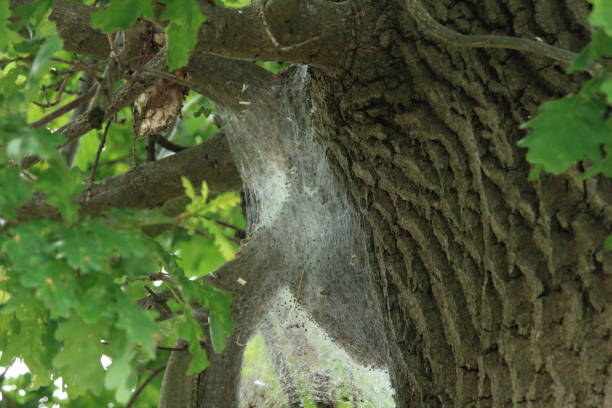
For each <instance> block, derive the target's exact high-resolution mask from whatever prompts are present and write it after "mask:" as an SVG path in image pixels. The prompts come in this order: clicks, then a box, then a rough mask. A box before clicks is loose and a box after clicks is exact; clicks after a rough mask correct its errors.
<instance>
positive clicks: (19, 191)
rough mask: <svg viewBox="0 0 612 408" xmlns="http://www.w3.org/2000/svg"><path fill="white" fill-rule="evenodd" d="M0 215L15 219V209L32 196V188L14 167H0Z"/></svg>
mask: <svg viewBox="0 0 612 408" xmlns="http://www.w3.org/2000/svg"><path fill="white" fill-rule="evenodd" d="M0 191H2V194H0V217H2V218H5V219H8V220H16V219H17V215H16V214H15V210H16V209H18V208H19V207H20V206H21V204H23V203H24V202H26V201H28V200H29V199H31V198H32V189H31V187H30V186H29V185H28V183H26V182H25V181H23V179H22V178H21V176H20V172H19V170H18V169H16V168H4V169H0Z"/></svg>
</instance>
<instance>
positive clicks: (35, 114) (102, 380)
mask: <svg viewBox="0 0 612 408" xmlns="http://www.w3.org/2000/svg"><path fill="white" fill-rule="evenodd" d="M8 4H9V2H8V0H0V22H2V21H4V22H5V24H2V25H0V60H1V62H0V191H2V194H0V351H1V357H0V366H4V367H6V366H10V365H11V364H13V362H14V361H16V359H20V361H23V364H25V365H27V369H28V372H27V373H26V374H23V375H20V376H17V377H10V378H6V379H4V381H3V383H2V384H3V386H4V388H3V390H2V396H3V399H4V400H6V401H12V402H14V403H16V404H19V406H23V407H40V406H56V405H57V406H62V407H79V408H81V407H99V406H105V405H106V404H107V403H110V402H112V401H116V402H118V403H120V404H125V403H126V402H127V401H128V399H129V398H131V397H132V394H133V392H134V388H135V387H136V386H137V385H138V384H141V383H142V382H143V381H144V379H145V378H146V377H147V376H148V375H149V372H150V370H153V369H156V368H159V367H160V366H163V365H164V364H165V360H166V359H167V357H168V352H167V351H159V350H158V346H165V347H168V346H173V345H174V342H175V341H176V339H177V338H183V339H184V340H186V341H187V342H188V344H189V352H190V353H191V354H192V356H193V359H192V364H191V367H190V372H191V373H196V372H200V371H201V370H203V369H205V368H206V367H207V366H208V364H209V363H208V359H207V356H206V353H205V352H204V350H203V348H202V344H203V343H207V342H210V344H211V345H212V347H213V349H214V350H216V351H221V350H222V349H223V347H224V345H225V337H226V336H228V335H229V334H230V333H231V331H232V329H233V327H232V322H231V314H230V306H231V297H230V296H229V295H228V294H226V293H224V292H222V291H220V290H218V289H216V288H214V287H212V286H210V285H209V284H207V283H205V282H203V281H202V280H201V279H199V280H194V279H195V278H199V277H202V276H204V275H206V274H207V273H209V272H211V271H212V270H215V269H216V268H218V267H219V266H220V265H221V264H222V263H223V262H225V261H226V259H231V258H233V257H234V254H235V251H236V250H237V244H236V242H235V238H234V237H233V235H234V234H235V231H234V229H232V228H227V227H225V226H224V225H236V226H237V227H236V228H243V227H244V220H243V218H242V213H241V211H240V207H239V198H238V195H237V194H229V195H224V196H221V197H215V198H214V199H213V200H211V201H210V202H207V201H206V199H205V198H204V197H203V196H202V195H201V194H199V193H198V194H196V195H197V197H198V199H197V200H195V201H194V202H192V203H191V204H190V208H191V210H189V211H191V212H188V211H187V210H186V213H185V215H184V216H182V217H179V218H177V217H168V216H165V215H162V214H161V213H159V212H158V211H155V210H141V211H136V210H112V211H109V212H107V213H105V214H103V215H102V216H99V217H87V216H83V215H81V214H79V203H78V201H77V197H79V196H81V197H83V195H84V194H85V191H86V187H87V183H88V182H87V179H88V178H89V176H90V173H91V169H92V166H93V162H94V157H95V154H96V151H97V149H98V145H99V136H100V133H99V132H97V131H92V132H90V133H89V134H87V135H85V136H84V137H83V138H82V140H81V144H80V146H79V150H78V153H77V157H76V160H75V166H74V167H69V166H68V165H67V164H66V161H65V159H64V157H63V156H62V155H61V153H60V151H59V150H58V147H59V146H61V145H62V143H63V142H64V140H63V138H62V137H60V136H59V135H57V134H54V133H53V132H51V131H49V130H48V129H47V128H46V127H39V128H33V127H31V126H29V123H32V122H34V121H36V120H38V119H40V118H41V117H43V116H44V115H46V114H47V113H48V112H49V111H48V110H47V109H46V108H41V107H38V106H35V105H33V104H32V103H31V102H32V101H43V102H48V101H52V100H54V99H55V98H59V103H58V104H57V106H62V105H63V104H65V103H66V102H67V101H69V100H71V99H72V98H73V96H71V95H72V93H63V94H61V93H60V92H59V91H58V87H57V84H58V83H59V82H58V80H59V81H60V82H61V81H63V80H64V78H67V81H66V83H65V85H66V89H69V90H71V92H74V91H76V90H77V87H78V85H79V82H80V81H79V76H78V75H72V76H68V77H66V76H64V75H66V74H64V73H66V72H69V71H70V70H71V69H72V68H73V66H72V65H71V62H73V61H77V62H79V63H83V61H81V60H79V59H78V57H77V56H75V55H72V54H70V53H67V52H65V51H62V50H61V47H62V41H61V39H60V38H59V37H58V36H57V32H56V31H55V27H54V26H53V25H52V24H50V23H49V22H48V20H47V19H46V16H47V14H48V12H49V7H50V4H51V1H40V2H36V3H34V4H31V5H28V6H25V7H23V8H20V9H18V11H17V12H15V13H13V15H12V16H13V17H15V16H17V17H19V16H20V17H21V18H20V19H19V20H18V21H17V22H16V23H15V24H13V25H9V24H6V22H7V21H8V18H9V17H10V13H9V12H8ZM190 4H195V3H193V2H190ZM174 6H175V5H174ZM170 11H172V10H170ZM170 11H169V12H168V13H169V14H168V16H167V18H168V19H170V24H171V27H174V28H173V30H175V31H176V33H174V34H172V35H171V39H170V41H171V42H172V41H178V42H180V43H181V46H183V47H184V48H183V50H182V51H180V52H179V53H176V52H174V51H173V52H174V54H173V55H174V56H177V55H178V56H179V57H180V58H183V60H184V61H186V56H187V54H188V52H190V50H191V48H192V46H189V47H191V48H189V47H185V45H186V44H187V43H188V41H187V40H185V39H184V38H182V37H181V36H185V35H187V31H190V30H191V28H193V27H194V26H195V25H197V24H198V23H197V16H190V18H191V20H190V21H189V22H188V24H191V25H192V26H191V28H189V26H184V25H182V24H183V22H178V23H177V22H175V24H174V26H172V21H173V20H174V19H181V18H183V17H184V15H183V14H181V13H182V12H183V11H185V10H177V9H176V7H175V10H174V11H172V13H170ZM190 12H192V13H193V12H194V10H191V11H190ZM173 13H174V14H173ZM141 15H143V16H145V17H152V16H153V15H152V9H151V4H150V1H142V2H140V1H136V2H111V4H110V5H109V7H108V8H107V9H105V10H104V11H103V12H100V13H96V14H95V16H94V20H95V21H96V24H97V25H98V27H100V28H102V29H103V30H105V31H113V30H115V29H125V28H128V27H129V25H130V24H131V22H132V21H134V20H135V19H136V18H137V17H139V16H141ZM185 24H187V23H185ZM23 27H25V28H27V31H28V32H29V33H31V38H29V39H27V40H24V39H23V38H22V37H20V36H19V34H18V33H17V31H16V30H18V29H20V28H23ZM181 30H182V31H181ZM172 36H174V37H172ZM177 36H178V37H177ZM172 38H174V39H172ZM195 38H196V37H195V35H193V39H192V40H190V41H192V43H193V41H195V40H194V39H195ZM179 48H180V47H179ZM187 48H189V49H187ZM181 55H182V56H181ZM60 59H61V60H60ZM60 61H67V62H60ZM92 68H94V69H98V70H99V69H100V67H97V66H92ZM77 72H78V70H77ZM43 86H46V87H47V88H46V89H45V90H44V92H43V88H42V87H43ZM200 104H205V105H206V106H207V107H208V109H210V110H213V109H214V106H213V105H212V104H211V103H210V102H208V101H206V100H203V99H202V98H201V97H200V96H198V95H190V96H189V97H188V99H187V101H186V106H189V107H190V108H188V109H185V111H184V112H183V116H182V119H181V121H180V123H179V124H178V126H177V129H176V137H175V138H174V140H175V142H178V143H180V144H183V145H186V146H191V145H195V144H197V143H202V142H203V141H204V140H206V138H207V137H208V136H210V135H211V134H212V133H213V132H214V131H215V130H216V128H215V126H214V125H213V124H212V122H211V121H210V120H209V118H208V117H206V116H202V115H199V116H196V115H194V111H195V110H197V107H198V105H200ZM50 109H56V108H54V107H51V108H50ZM69 115H70V113H67V114H64V115H62V116H60V117H58V118H57V119H54V120H53V121H51V122H49V123H48V124H47V126H49V128H58V127H59V126H61V125H63V124H65V123H67V121H68V118H69ZM131 139H132V119H131V113H130V112H129V109H126V110H124V111H122V112H120V113H118V115H117V117H116V121H114V122H113V123H112V124H111V126H110V129H109V134H108V137H107V143H106V148H105V150H104V152H103V154H102V156H101V160H100V163H99V166H98V168H97V172H96V180H103V179H106V178H108V177H112V176H115V175H117V174H120V173H122V172H125V171H127V170H129V169H130V165H129V163H130V159H131V157H130V155H131V154H130V151H131ZM138 143H139V145H137V146H136V148H137V156H136V160H138V161H140V160H143V158H144V155H145V153H144V146H143V143H144V141H139V142H138ZM32 155H34V156H36V157H37V158H38V159H39V162H38V164H36V165H34V166H33V167H31V168H29V169H28V170H21V169H20V168H19V167H18V166H17V165H18V164H19V163H21V162H23V161H24V160H28V159H29V158H30V157H31V156H32ZM31 200H35V201H42V200H44V202H46V203H47V204H48V206H49V209H48V211H47V213H48V214H49V216H50V217H51V219H39V220H27V219H23V218H22V216H21V215H20V213H19V209H20V208H21V207H22V206H23V205H24V204H25V203H27V202H29V201H31ZM202 217H207V218H206V222H210V223H212V226H209V227H208V228H206V226H205V225H204V224H205V222H201V221H199V219H200V218H202ZM217 221H219V222H222V223H223V225H219V224H217ZM160 224H163V225H166V226H167V228H169V231H168V232H167V233H165V234H163V235H161V236H159V237H156V238H153V237H150V236H148V235H146V234H145V233H143V229H144V230H146V228H148V227H151V226H159V225H160ZM187 230H189V231H190V232H191V234H189V233H188V232H187ZM174 253H176V254H178V256H175V255H171V254H174ZM183 265H185V267H183ZM150 282H154V285H156V286H155V287H153V289H151V288H149V289H150V290H153V291H154V292H156V293H171V297H170V300H169V301H168V306H169V310H170V315H169V316H164V318H165V319H167V320H165V321H156V319H157V318H158V317H159V316H161V315H160V312H159V311H158V310H157V309H156V308H152V309H151V310H147V309H145V308H143V307H141V306H140V305H139V304H140V303H139V304H137V301H138V300H139V299H140V302H142V301H143V300H145V299H146V298H147V296H148V292H147V291H146V290H145V289H144V286H147V285H150V284H151V283H150ZM149 297H150V295H149ZM195 304H201V305H202V307H200V308H196V307H195V306H194V305H195ZM202 313H205V314H206V316H209V317H208V318H209V319H210V324H209V327H210V330H209V331H208V332H207V333H204V331H203V330H202V327H201V325H200V322H199V321H198V316H201V315H202ZM102 357H104V358H105V359H107V360H108V361H110V365H108V366H107V367H106V366H103V364H102V363H101V358H102ZM160 382H161V379H155V380H153V381H152V383H151V384H152V385H151V386H149V387H147V389H145V390H144V391H143V392H142V394H141V395H140V397H139V399H138V406H141V407H148V406H151V407H152V406H156V404H157V399H158V397H159V387H160ZM58 384H61V385H58ZM7 387H8V388H7ZM58 387H61V389H58ZM59 391H62V392H63V391H66V392H67V396H68V398H67V399H66V397H65V396H61V393H60V394H58V392H59ZM58 395H60V396H58Z"/></svg>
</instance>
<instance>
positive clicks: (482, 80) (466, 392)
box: [24, 0, 612, 407]
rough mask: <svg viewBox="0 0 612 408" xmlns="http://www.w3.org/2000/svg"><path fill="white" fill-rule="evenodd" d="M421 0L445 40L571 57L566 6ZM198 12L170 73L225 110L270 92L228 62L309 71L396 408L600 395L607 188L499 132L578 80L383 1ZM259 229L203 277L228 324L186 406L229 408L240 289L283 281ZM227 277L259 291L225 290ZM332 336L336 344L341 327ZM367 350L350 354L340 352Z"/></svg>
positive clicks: (517, 134) (607, 361) (264, 99)
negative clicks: (506, 42)
mask: <svg viewBox="0 0 612 408" xmlns="http://www.w3.org/2000/svg"><path fill="white" fill-rule="evenodd" d="M422 3H423V4H424V6H425V7H426V8H427V10H429V13H430V14H431V15H432V16H433V18H434V19H436V20H437V21H438V22H441V23H442V24H444V25H445V26H447V27H449V28H452V29H454V30H457V31H459V32H461V33H463V34H503V35H510V36H516V37H521V38H525V39H531V40H534V41H544V42H546V43H548V44H551V45H555V46H557V47H559V48H562V49H566V50H572V51H578V50H579V49H580V48H581V47H582V46H584V45H585V44H586V42H587V41H588V39H589V36H590V32H589V28H588V25H587V23H586V15H587V13H588V5H587V3H586V1H582V0H563V1H562V0H510V1H502V0H486V1H484V2H479V1H475V0H461V1H451V0H444V1H433V0H424V1H423V2H422ZM288 5H289V6H288ZM65 6H66V2H60V1H58V2H56V5H55V6H54V7H55V9H56V11H55V12H54V15H53V19H54V20H55V21H56V22H57V23H58V25H59V26H60V28H61V30H60V32H62V33H63V34H62V35H63V36H64V37H65V44H66V48H67V49H72V50H74V51H78V52H80V53H83V54H88V55H93V56H97V57H102V56H104V55H105V53H106V52H107V50H105V49H104V45H103V44H104V43H105V42H104V41H103V38H102V39H100V38H99V37H96V36H99V33H97V34H96V33H95V32H94V31H93V30H91V29H89V28H88V27H87V24H86V23H83V22H84V21H85V22H86V21H87V20H86V19H84V17H83V16H85V15H86V14H87V13H88V11H87V10H86V8H85V7H83V9H82V10H81V9H80V8H78V7H76V6H75V5H70V7H71V10H73V11H72V12H74V10H81V12H80V14H79V13H76V12H74V13H75V15H78V16H79V18H80V19H76V20H78V21H77V22H75V21H76V20H75V19H74V18H72V17H70V15H69V14H65V15H63V14H62V13H61V12H58V11H57V10H61V8H62V7H65ZM204 7H206V8H207V10H208V14H209V15H211V19H210V20H209V22H208V23H206V25H205V27H203V29H202V30H201V45H200V46H198V53H197V54H196V55H195V56H194V58H192V62H191V63H190V66H189V71H190V74H191V77H192V80H193V82H194V83H196V84H198V91H200V92H202V93H203V94H205V95H206V96H208V97H210V98H212V99H214V100H215V101H216V102H218V103H219V104H220V105H221V106H222V107H224V108H225V109H226V110H227V111H228V112H230V113H231V114H232V115H239V114H242V113H244V112H243V111H248V109H249V108H248V106H249V104H248V103H247V104H241V103H239V101H242V100H244V99H245V98H247V99H248V101H249V102H251V101H252V102H257V103H259V106H260V107H261V106H265V107H267V108H266V109H268V110H269V113H270V115H271V117H274V110H275V109H276V108H275V105H274V95H276V92H279V87H280V86H279V83H281V84H283V86H287V84H289V83H290V82H288V81H285V79H284V78H283V77H280V78H269V77H268V76H266V74H264V73H261V72H260V71H258V70H256V69H255V68H253V67H251V66H250V64H248V63H246V62H244V61H239V62H237V61H236V60H233V59H240V60H255V59H263V58H266V59H275V60H285V61H295V62H300V63H304V64H309V65H311V68H310V69H309V71H308V74H309V77H310V80H311V82H310V88H309V95H310V101H309V102H308V103H311V104H312V106H313V112H314V116H315V118H316V120H315V124H316V135H317V138H318V140H319V141H320V142H321V143H323V144H324V146H325V147H326V149H327V154H328V156H327V157H328V160H329V162H330V164H331V166H332V168H333V170H334V172H335V175H336V177H337V179H338V183H339V185H340V186H341V187H342V188H343V190H344V191H345V192H346V193H347V194H348V195H349V196H350V203H351V205H352V207H353V208H352V209H353V211H354V213H355V214H358V215H359V216H360V217H361V218H362V219H363V220H365V227H366V233H367V234H368V242H369V245H370V248H371V251H372V253H371V259H370V260H371V265H370V266H371V268H370V269H369V270H370V275H371V276H369V278H368V282H369V283H368V286H367V290H368V293H369V294H370V295H371V296H372V297H373V298H375V299H378V300H379V302H378V303H380V305H381V306H380V310H379V312H380V313H381V314H382V316H383V322H384V332H385V336H386V346H385V348H384V350H383V351H384V353H383V354H384V355H382V357H381V359H382V360H383V361H382V363H383V364H385V365H386V366H387V367H388V368H389V370H390V373H391V377H392V381H393V385H394V387H395V390H396V392H397V395H396V397H397V406H398V407H438V406H440V407H450V406H455V407H489V406H491V407H503V406H530V407H553V406H554V407H602V406H612V400H611V399H612V375H611V374H610V372H611V371H612V360H611V354H610V346H611V344H610V326H611V323H612V315H611V311H610V299H611V298H612V286H611V285H610V275H611V274H612V262H611V261H612V258H611V255H610V253H609V252H608V253H606V252H605V251H604V250H603V249H602V242H603V240H604V238H605V236H606V234H607V233H609V232H610V229H611V228H612V184H611V182H610V180H606V179H603V178H597V179H594V180H590V181H587V182H581V181H578V180H577V179H576V178H575V177H573V176H571V175H566V176H558V177H552V176H543V177H541V178H540V180H538V181H536V182H529V181H527V174H528V171H529V166H528V163H527V162H526V161H525V157H524V153H525V152H524V151H522V150H521V149H518V148H517V147H516V142H517V141H518V140H519V139H520V138H521V137H523V136H524V132H523V131H521V130H519V125H520V124H521V123H523V122H525V121H526V120H527V119H528V118H530V117H531V116H532V115H534V114H535V112H536V108H537V106H538V105H539V104H541V103H542V102H544V101H546V100H549V99H552V98H555V97H559V96H562V95H564V94H566V93H568V92H570V91H572V90H574V89H576V86H577V83H578V80H580V79H581V78H577V77H568V76H567V75H566V74H565V73H564V72H563V70H562V68H561V67H560V66H559V63H558V62H557V61H554V60H552V59H550V58H548V57H545V56H541V55H534V54H527V53H523V52H519V51H511V50H503V49H502V50H500V49H489V48H458V47H455V46H453V45H449V44H444V43H442V42H440V41H439V39H437V38H435V36H432V35H430V33H428V32H427V30H426V27H424V26H422V25H421V26H419V25H418V24H417V23H416V21H415V20H414V19H413V18H412V17H411V13H410V12H407V10H406V5H405V4H404V3H403V2H402V1H399V0H376V1H369V0H351V1H347V2H340V3H337V2H317V1H312V2H308V1H307V0H292V1H286V2H281V1H276V0H268V1H266V2H263V3H256V4H254V5H253V6H250V7H248V8H247V9H245V12H244V13H242V14H236V12H235V11H227V10H221V11H220V10H218V9H215V8H214V7H213V6H211V5H210V4H209V3H208V2H206V5H205V6H204ZM210 7H213V8H212V9H211V8H210ZM71 19H72V20H71ZM71 27H72V28H76V29H78V30H79V35H78V37H77V36H75V35H74V31H70V30H69V28H71ZM243 29H244V30H245V32H246V33H247V36H246V37H244V36H243V35H241V33H240V30H243ZM71 33H72V34H71ZM240 38H248V41H249V46H248V47H246V46H244V43H241V42H240ZM71 39H72V40H74V41H72V42H71V41H70V40H71ZM94 43H96V44H102V45H99V46H92V45H91V44H94ZM292 44H293V45H295V46H293V45H292ZM211 55H216V56H215V57H213V56H211ZM219 56H220V57H229V58H233V59H228V60H226V59H223V58H219ZM205 67H207V68H205ZM219 67H221V68H222V69H223V71H221V69H220V68H219ZM286 75H289V74H286ZM242 84H248V85H249V87H248V89H249V90H248V93H249V94H248V95H244V94H243V92H244V90H245V89H247V88H245V87H244V86H243V85H242ZM124 103H129V101H127V102H125V101H124ZM262 109H263V108H262ZM228 131H231V130H228ZM81 134H82V132H81ZM69 137H70V138H71V139H74V138H75V136H74V134H71V135H70V136H69ZM77 137H78V136H77ZM213 150H214V149H213ZM177 156H178V155H177ZM157 165H159V166H161V165H162V164H154V165H152V166H157ZM224 168H226V169H227V168H229V167H224ZM202 171H206V169H203V170H202ZM175 176H176V175H175ZM203 177H204V178H207V174H204V175H203ZM212 178H213V179H214V178H215V176H214V175H213V176H212ZM123 179H129V177H123ZM123 179H117V180H115V182H114V183H115V185H112V184H113V182H108V183H106V184H105V185H104V186H99V191H100V194H103V192H104V191H105V189H106V188H118V189H119V190H120V187H121V186H120V184H121V183H122V181H121V180H123ZM156 183H159V182H156ZM175 187H176V186H175ZM175 187H173V188H175ZM172 194H178V191H173V193H172ZM166 198H170V197H166ZM154 204H155V205H159V204H160V203H159V202H155V203H154ZM36 205H39V206H42V207H44V206H43V205H42V204H40V203H38V204H37V203H33V204H32V206H30V207H26V208H24V213H27V214H26V215H27V216H30V215H31V213H34V215H36V214H35V213H36V211H37V210H36ZM126 205H131V206H135V205H134V204H126ZM147 205H150V204H147V203H142V205H140V206H147ZM32 208H34V210H32ZM41 211H42V210H41ZM265 240H266V233H265V232H264V233H259V234H256V235H255V236H254V237H252V238H251V240H250V242H249V244H247V247H246V248H245V249H244V250H243V255H242V256H241V257H240V258H238V260H237V262H236V263H233V264H229V265H227V266H226V267H225V268H224V270H221V271H220V272H219V274H218V275H219V278H217V284H218V286H221V287H223V288H225V289H227V290H231V291H233V292H234V296H235V299H236V302H235V305H234V308H235V312H236V314H235V317H234V318H235V321H236V327H237V332H236V334H235V335H234V338H233V339H232V341H230V342H229V344H230V345H231V346H230V347H229V349H228V350H227V351H226V353H225V354H224V355H222V356H213V359H212V360H213V361H212V363H213V365H212V367H211V368H210V369H208V370H207V371H206V372H204V373H203V374H202V375H201V376H199V378H198V379H197V381H195V382H194V383H193V384H194V385H193V391H194V393H193V395H195V396H196V398H195V400H194V406H198V407H229V406H233V405H232V404H233V403H234V402H232V401H233V400H234V398H235V397H234V396H235V391H236V390H235V385H233V383H232V381H234V380H235V379H236V378H237V377H238V370H239V367H240V358H241V357H240V348H239V347H236V346H235V345H236V344H237V341H234V340H237V339H245V338H247V337H248V336H249V335H250V333H252V330H253V326H252V324H250V323H249V322H250V321H252V320H253V319H254V318H255V316H257V315H258V314H259V313H261V310H260V309H261V308H263V307H264V305H261V304H259V305H257V301H256V299H255V300H253V297H257V296H258V295H261V296H263V294H264V293H265V292H266V291H267V290H269V289H270V288H271V287H273V286H274V285H276V286H274V287H278V281H279V280H280V281H283V280H285V278H283V276H284V275H283V273H282V272H283V269H282V268H283V265H282V264H278V263H276V264H274V265H271V264H270V262H271V261H270V259H273V257H272V258H270V255H271V254H270V253H266V254H265V255H266V256H263V255H261V254H260V253H259V252H258V244H257V242H261V241H265ZM271 246H272V245H269V243H268V245H267V247H268V248H269V247H271ZM263 270H265V271H266V273H270V274H271V277H270V278H262V277H261V276H262V275H261V274H262V273H263V272H262V271H263ZM286 275H288V274H286ZM250 276H253V277H254V278H253V279H250ZM258 276H259V278H258ZM237 277H246V278H247V280H249V281H253V282H254V281H257V280H258V279H259V280H260V281H261V283H260V284H258V285H259V286H258V287H257V288H255V289H253V288H250V290H249V291H248V292H247V291H244V290H242V291H241V289H240V288H239V285H236V284H235V282H236V278H237ZM287 279H288V278H287ZM272 281H273V282H272ZM253 305H256V306H257V307H255V308H253ZM330 313H332V314H333V310H332V311H330ZM322 320H325V318H322ZM321 323H322V325H323V326H325V321H323V322H321ZM337 340H338V341H339V342H340V343H344V344H345V345H348V346H350V343H351V341H352V339H351V338H342V334H341V333H339V334H337ZM371 351H372V350H369V349H367V345H357V346H355V348H354V350H353V354H354V355H359V354H362V355H364V354H366V353H370V352H371ZM606 404H607V405H606Z"/></svg>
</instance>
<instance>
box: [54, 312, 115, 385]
mask: <svg viewBox="0 0 612 408" xmlns="http://www.w3.org/2000/svg"><path fill="white" fill-rule="evenodd" d="M107 334H108V328H107V326H105V325H104V324H99V323H98V324H95V325H93V324H86V323H85V322H83V321H82V320H81V319H79V318H78V317H76V316H72V317H71V318H70V319H69V320H67V321H64V322H62V323H60V324H59V327H58V329H57V331H56V332H55V338H56V339H57V340H59V341H61V342H62V347H61V349H60V351H59V352H58V353H57V355H56V356H55V357H54V358H53V365H54V366H55V367H56V368H57V369H58V370H59V373H60V375H61V376H62V377H63V379H64V381H65V382H66V383H67V384H68V385H69V387H68V392H69V393H70V396H71V397H72V396H76V395H80V394H83V393H84V392H85V390H90V391H91V392H93V393H94V394H96V395H98V394H100V393H101V392H102V390H103V388H104V369H103V368H102V364H101V363H100V356H101V355H102V354H103V353H104V346H103V345H102V343H100V340H102V339H105V338H106V337H107Z"/></svg>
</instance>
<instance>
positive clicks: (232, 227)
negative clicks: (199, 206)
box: [202, 217, 246, 236]
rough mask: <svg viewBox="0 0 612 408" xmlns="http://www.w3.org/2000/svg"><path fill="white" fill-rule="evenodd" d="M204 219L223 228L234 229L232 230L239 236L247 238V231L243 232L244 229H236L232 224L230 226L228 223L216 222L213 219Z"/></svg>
mask: <svg viewBox="0 0 612 408" xmlns="http://www.w3.org/2000/svg"><path fill="white" fill-rule="evenodd" d="M202 218H206V219H207V220H210V221H213V222H215V223H216V224H218V225H221V226H222V227H226V228H229V229H232V230H234V231H236V232H237V233H238V234H240V235H244V236H246V231H245V230H243V229H242V228H238V227H236V226H234V225H232V224H228V223H227V222H223V221H219V220H215V219H213V218H209V217H202Z"/></svg>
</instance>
